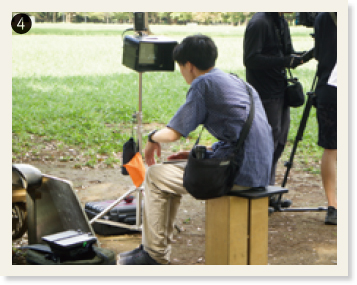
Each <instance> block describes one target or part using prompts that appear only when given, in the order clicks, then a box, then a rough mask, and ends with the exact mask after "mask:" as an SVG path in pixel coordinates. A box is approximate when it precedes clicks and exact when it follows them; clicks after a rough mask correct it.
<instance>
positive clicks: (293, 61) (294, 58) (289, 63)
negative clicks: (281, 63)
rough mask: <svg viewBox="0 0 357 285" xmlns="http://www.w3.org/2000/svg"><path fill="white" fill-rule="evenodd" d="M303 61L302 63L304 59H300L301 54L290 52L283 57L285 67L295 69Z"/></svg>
mask: <svg viewBox="0 0 357 285" xmlns="http://www.w3.org/2000/svg"><path fill="white" fill-rule="evenodd" d="M303 63H304V61H303V59H302V56H298V55H293V54H291V55H289V56H286V57H285V67H287V68H292V69H295V68H296V67H298V66H299V65H301V64H303Z"/></svg>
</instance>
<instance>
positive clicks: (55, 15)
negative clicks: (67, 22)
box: [52, 12, 57, 23]
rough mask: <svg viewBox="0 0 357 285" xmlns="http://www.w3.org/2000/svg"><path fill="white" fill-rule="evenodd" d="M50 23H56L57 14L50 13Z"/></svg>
mask: <svg viewBox="0 0 357 285" xmlns="http://www.w3.org/2000/svg"><path fill="white" fill-rule="evenodd" d="M52 22H53V23H56V22H57V12H53V13H52Z"/></svg>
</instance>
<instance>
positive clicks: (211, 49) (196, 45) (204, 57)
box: [173, 35, 218, 70]
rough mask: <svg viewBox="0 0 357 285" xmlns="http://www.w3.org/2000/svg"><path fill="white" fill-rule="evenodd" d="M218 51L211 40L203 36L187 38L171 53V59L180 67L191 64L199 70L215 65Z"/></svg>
mask: <svg viewBox="0 0 357 285" xmlns="http://www.w3.org/2000/svg"><path fill="white" fill-rule="evenodd" d="M217 56H218V51H217V47H216V45H215V43H214V42H213V40H212V39H211V38H210V37H208V36H205V35H193V36H188V37H186V38H185V39H183V41H182V42H181V43H180V44H179V45H177V46H176V47H175V49H174V51H173V59H174V60H175V61H177V63H178V64H180V65H185V64H186V62H188V61H189V62H191V63H192V64H193V65H194V66H196V67H197V68H198V69H199V70H207V69H209V68H211V67H213V66H214V65H215V62H216V59H217Z"/></svg>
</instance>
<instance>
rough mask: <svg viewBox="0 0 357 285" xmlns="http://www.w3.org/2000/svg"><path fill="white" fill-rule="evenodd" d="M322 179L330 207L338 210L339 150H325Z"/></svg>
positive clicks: (322, 159)
mask: <svg viewBox="0 0 357 285" xmlns="http://www.w3.org/2000/svg"><path fill="white" fill-rule="evenodd" d="M321 178H322V184H323V186H324V189H325V194H326V197H327V202H328V206H333V207H335V208H336V209H337V193H336V192H337V191H336V187H337V149H325V150H324V153H323V155H322V158H321Z"/></svg>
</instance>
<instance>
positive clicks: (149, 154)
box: [145, 142, 161, 166]
mask: <svg viewBox="0 0 357 285" xmlns="http://www.w3.org/2000/svg"><path fill="white" fill-rule="evenodd" d="M155 150H156V154H157V156H158V157H161V145H160V144H159V143H151V142H148V143H147V144H146V146H145V161H146V164H147V165H148V166H151V165H154V164H155V163H156V161H155Z"/></svg>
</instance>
